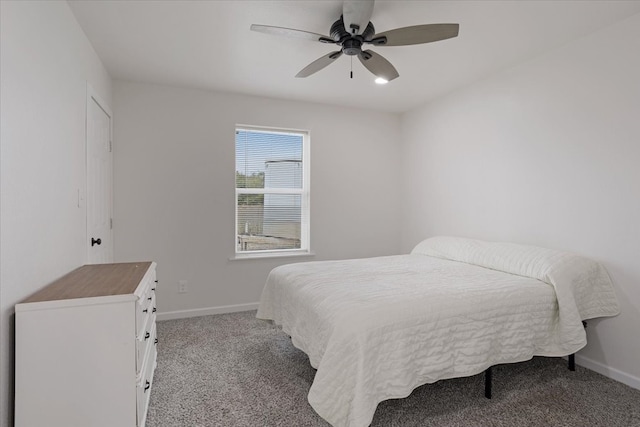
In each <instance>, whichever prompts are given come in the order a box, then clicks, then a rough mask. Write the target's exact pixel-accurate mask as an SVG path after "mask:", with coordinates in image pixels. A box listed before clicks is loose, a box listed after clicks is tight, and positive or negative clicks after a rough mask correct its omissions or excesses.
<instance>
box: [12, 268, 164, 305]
mask: <svg viewBox="0 0 640 427" xmlns="http://www.w3.org/2000/svg"><path fill="white" fill-rule="evenodd" d="M150 266H151V261H144V262H127V263H119V264H94V265H84V266H82V267H79V268H76V269H75V270H73V271H72V272H71V273H69V274H67V275H65V276H63V277H61V278H60V279H58V280H56V281H55V282H53V283H51V284H50V285H48V286H46V287H45V288H43V289H41V290H39V291H38V292H36V293H35V294H33V295H31V296H30V297H29V298H27V299H25V300H24V301H22V303H31V302H42V301H55V300H65V299H75V298H91V297H102V296H107V295H125V294H132V293H133V292H134V291H135V290H136V287H138V285H139V284H140V281H141V280H142V278H143V277H144V275H145V273H146V272H147V270H148V269H149V267H150Z"/></svg>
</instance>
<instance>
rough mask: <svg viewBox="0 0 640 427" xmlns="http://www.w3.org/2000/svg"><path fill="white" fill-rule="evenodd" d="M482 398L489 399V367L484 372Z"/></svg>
mask: <svg viewBox="0 0 640 427" xmlns="http://www.w3.org/2000/svg"><path fill="white" fill-rule="evenodd" d="M484 397H486V398H487V399H491V366H489V367H488V368H487V370H486V371H484Z"/></svg>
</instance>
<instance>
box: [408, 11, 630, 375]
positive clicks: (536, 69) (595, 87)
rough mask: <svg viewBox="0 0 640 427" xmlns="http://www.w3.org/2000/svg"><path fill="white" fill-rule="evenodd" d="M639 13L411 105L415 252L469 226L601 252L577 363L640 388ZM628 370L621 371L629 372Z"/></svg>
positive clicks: (501, 236) (481, 232) (485, 234)
mask: <svg viewBox="0 0 640 427" xmlns="http://www.w3.org/2000/svg"><path fill="white" fill-rule="evenodd" d="M638 52H640V15H635V16H633V17H632V18H630V19H628V20H626V21H622V22H621V23H618V24H615V25H613V26H610V27H608V28H606V29H604V30H602V31H600V32H598V33H595V34H593V35H591V36H588V37H585V38H582V39H580V40H578V41H575V42H573V43H571V44H569V45H566V46H564V47H562V48H559V49H557V50H556V51H554V52H551V53H548V54H546V55H544V56H543V57H541V58H538V59H536V60H534V61H531V62H529V63H526V64H523V65H521V66H518V67H515V68H513V69H511V70H509V71H507V72H504V73H501V74H500V75H497V76H495V77H493V78H491V79H489V80H486V81H483V82H480V83H476V84H474V85H472V86H470V87H468V88H466V89H463V90H459V91H457V92H455V93H453V94H451V95H449V96H448V97H446V98H444V99H441V100H438V101H436V102H433V103H431V104H429V105H427V106H425V107H423V108H421V109H419V110H416V111H412V112H410V113H408V114H406V115H404V116H403V122H402V130H403V148H402V163H403V170H404V176H403V184H404V185H403V188H404V194H403V212H404V213H405V214H404V218H403V224H404V228H403V232H402V233H403V243H402V246H403V249H404V250H405V251H406V250H409V249H410V248H411V247H412V246H413V245H414V244H415V243H416V242H418V241H419V240H421V239H423V238H425V237H427V236H433V235H460V236H468V237H473V238H481V239H487V240H495V241H513V242H520V243H527V244H534V245H538V246H544V247H551V248H557V249H564V250H570V251H574V252H577V253H581V254H583V255H587V256H589V257H591V258H594V259H596V260H598V261H601V262H602V263H603V264H604V265H605V266H606V268H607V269H608V271H609V273H610V274H611V276H612V278H613V281H614V283H615V287H616V291H617V294H618V297H619V300H620V305H621V310H622V314H621V315H620V316H618V317H616V318H610V319H605V320H602V321H592V322H589V327H588V329H587V331H588V340H589V344H588V346H587V348H586V349H584V350H583V351H581V352H580V353H579V357H578V362H579V363H580V362H581V361H582V363H584V364H585V365H587V366H589V367H591V368H593V369H598V370H600V371H601V372H606V371H607V370H608V372H609V374H610V375H612V376H613V377H616V378H618V379H621V380H623V381H626V382H627V383H629V384H634V385H635V386H636V387H640V363H639V361H640V334H639V333H638V327H639V326H640V262H639V260H640V222H639V218H640V167H639V164H640V77H639V76H640V54H639V53H638ZM616 370H618V371H616Z"/></svg>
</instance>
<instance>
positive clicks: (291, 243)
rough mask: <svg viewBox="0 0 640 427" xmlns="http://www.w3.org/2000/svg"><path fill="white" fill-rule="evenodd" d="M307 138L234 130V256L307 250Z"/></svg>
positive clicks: (302, 134)
mask: <svg viewBox="0 0 640 427" xmlns="http://www.w3.org/2000/svg"><path fill="white" fill-rule="evenodd" d="M308 140H309V135H308V133H307V132H300V131H286V130H271V129H260V128H249V127H238V128H236V235H237V236H236V253H247V254H250V253H265V252H268V251H274V252H275V251H278V252H282V251H308V250H309V190H308V165H307V162H308V160H306V159H308Z"/></svg>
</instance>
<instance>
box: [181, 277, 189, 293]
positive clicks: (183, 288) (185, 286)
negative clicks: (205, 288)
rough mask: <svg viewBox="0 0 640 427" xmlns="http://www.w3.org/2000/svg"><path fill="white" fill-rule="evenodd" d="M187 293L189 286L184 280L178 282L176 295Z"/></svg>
mask: <svg viewBox="0 0 640 427" xmlns="http://www.w3.org/2000/svg"><path fill="white" fill-rule="evenodd" d="M187 292H189V285H188V284H187V281H186V280H180V281H179V282H178V293H179V294H186V293H187Z"/></svg>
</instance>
